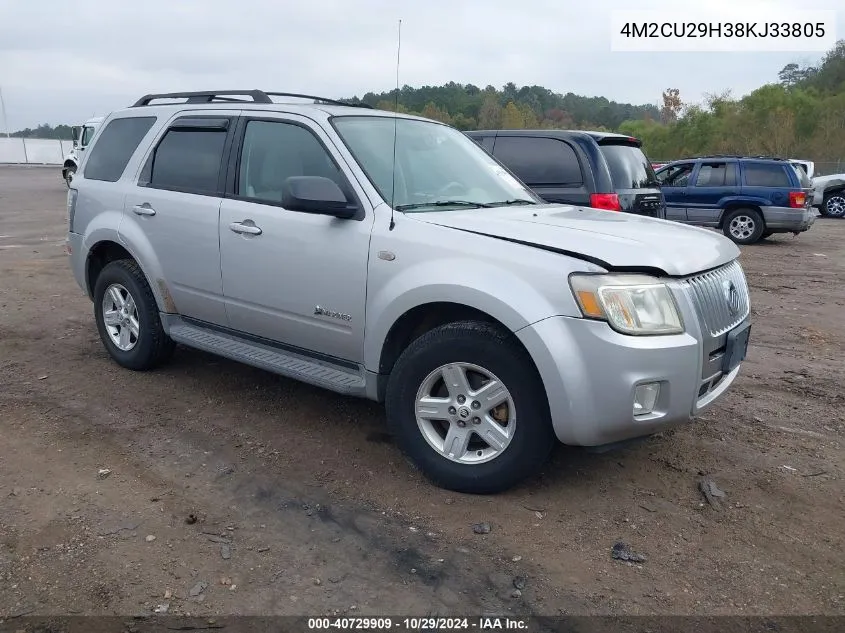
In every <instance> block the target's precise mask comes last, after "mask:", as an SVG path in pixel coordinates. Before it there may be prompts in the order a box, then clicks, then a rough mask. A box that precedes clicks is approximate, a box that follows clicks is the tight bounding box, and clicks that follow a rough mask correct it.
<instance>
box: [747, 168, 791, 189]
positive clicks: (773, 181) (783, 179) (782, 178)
mask: <svg viewBox="0 0 845 633" xmlns="http://www.w3.org/2000/svg"><path fill="white" fill-rule="evenodd" d="M743 171H744V172H745V184H746V185H748V186H749V187H790V186H791V185H792V183H791V182H790V181H789V176H787V174H786V170H785V169H784V168H783V165H781V164H779V163H745V165H744V166H743Z"/></svg>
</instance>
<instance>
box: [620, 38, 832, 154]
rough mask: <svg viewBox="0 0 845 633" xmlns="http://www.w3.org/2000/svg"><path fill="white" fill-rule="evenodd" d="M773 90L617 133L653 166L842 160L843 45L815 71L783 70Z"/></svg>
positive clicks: (718, 100) (625, 126)
mask: <svg viewBox="0 0 845 633" xmlns="http://www.w3.org/2000/svg"><path fill="white" fill-rule="evenodd" d="M778 78H779V80H780V83H776V84H775V83H772V84H766V85H763V86H761V87H760V88H758V89H757V90H754V91H753V92H751V93H750V94H748V95H746V96H744V97H743V98H741V99H732V98H731V97H730V94H729V93H726V94H723V95H716V96H711V97H710V98H709V99H708V100H707V102H706V103H705V104H703V105H701V106H693V107H688V108H686V109H685V111H684V112H683V114H682V115H681V116H680V117H678V118H677V120H675V121H673V122H670V123H668V124H666V125H663V124H660V123H656V122H654V121H643V120H631V121H625V122H624V123H622V125H620V126H619V130H620V131H621V132H624V133H625V134H630V135H632V136H636V137H638V138H640V139H642V141H643V144H644V149H645V151H646V153H647V154H648V155H649V156H650V157H652V159H655V160H673V159H678V158H683V157H687V156H694V155H697V154H698V155H701V154H746V155H747V154H751V155H757V154H762V155H776V156H783V157H789V158H810V159H812V160H815V161H836V160H839V159H841V158H842V157H844V156H845V40H842V41H839V42H838V43H837V44H836V46H835V47H834V48H833V49H832V50H831V51H830V52H828V53H827V54H826V55H825V57H824V59H823V60H822V63H821V64H820V65H819V66H818V67H807V68H801V67H799V66H798V65H797V64H788V65H787V66H785V67H784V68H783V70H781V71H780V73H778Z"/></svg>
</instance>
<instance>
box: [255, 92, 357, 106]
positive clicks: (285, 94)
mask: <svg viewBox="0 0 845 633" xmlns="http://www.w3.org/2000/svg"><path fill="white" fill-rule="evenodd" d="M264 94H265V95H267V96H269V97H297V98H298V99H313V100H314V103H325V104H328V105H339V106H350V107H353V108H369V109H370V110H372V109H373V106H371V105H370V104H369V103H364V102H363V101H359V102H357V103H347V102H346V101H338V100H337V99H327V98H326V97H315V96H314V95H303V94H297V93H296V92H265V93H264Z"/></svg>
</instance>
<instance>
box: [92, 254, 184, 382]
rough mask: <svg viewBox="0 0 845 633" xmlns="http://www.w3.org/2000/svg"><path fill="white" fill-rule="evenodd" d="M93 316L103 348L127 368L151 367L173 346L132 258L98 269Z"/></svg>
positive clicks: (160, 361) (162, 359) (168, 354)
mask: <svg viewBox="0 0 845 633" xmlns="http://www.w3.org/2000/svg"><path fill="white" fill-rule="evenodd" d="M94 318H95V320H96V322H97V330H98V331H99V333H100V339H101V340H102V341H103V345H104V346H105V348H106V351H108V353H109V355H110V356H111V357H112V358H113V359H114V360H115V362H117V364H118V365H120V366H122V367H126V368H127V369H133V370H135V371H146V370H148V369H153V368H155V367H157V366H159V365H160V364H161V363H163V362H164V361H166V360H167V359H168V358H169V357H170V356H171V354H172V353H173V349H174V348H175V347H176V344H175V343H174V342H173V340H172V339H171V338H170V337H169V336H167V334H166V333H165V331H164V328H163V327H162V324H161V318H160V317H159V312H158V305H157V304H156V300H155V296H154V295H153V292H152V290H151V289H150V285H149V284H148V283H147V279H146V277H144V273H143V272H142V271H141V268H140V266H138V264H137V263H136V262H135V261H134V260H131V259H119V260H116V261H113V262H111V263H109V264H106V266H105V267H104V268H103V270H102V271H101V272H100V275H99V276H98V277H97V281H96V282H95V284H94Z"/></svg>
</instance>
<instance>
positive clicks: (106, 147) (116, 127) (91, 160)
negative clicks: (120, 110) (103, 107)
mask: <svg viewBox="0 0 845 633" xmlns="http://www.w3.org/2000/svg"><path fill="white" fill-rule="evenodd" d="M155 122H156V117H154V116H147V117H125V118H121V119H113V120H111V121H109V122H108V124H107V125H106V127H105V128H103V131H102V132H101V133H100V134H99V136H98V138H97V142H96V143H94V146H93V148H92V149H91V153H90V155H89V156H88V161H87V162H86V163H85V170H84V171H83V175H84V176H85V178H86V179H88V180H104V181H106V182H117V180H118V179H119V178H120V177H121V175H122V174H123V170H124V169H126V165H127V164H128V163H129V159H130V158H132V154H134V153H135V150H136V149H138V144H139V143H140V142H141V139H143V138H144V136H145V135H146V134H147V132H149V130H150V128H151V127H152V126H153V124H154V123H155Z"/></svg>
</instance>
